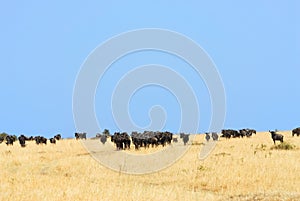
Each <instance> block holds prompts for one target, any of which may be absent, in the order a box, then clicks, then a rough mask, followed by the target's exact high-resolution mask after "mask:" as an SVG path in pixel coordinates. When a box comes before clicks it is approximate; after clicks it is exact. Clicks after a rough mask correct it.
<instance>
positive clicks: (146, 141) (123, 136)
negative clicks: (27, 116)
mask: <svg viewBox="0 0 300 201" xmlns="http://www.w3.org/2000/svg"><path fill="white" fill-rule="evenodd" d="M269 133H270V134H271V138H272V140H273V142H274V144H275V143H276V141H280V142H281V143H282V142H283V138H284V136H283V135H282V134H280V133H277V130H275V131H270V130H269ZM254 134H256V130H254V129H249V128H246V129H240V130H233V129H223V130H222V131H221V133H220V135H219V134H218V133H216V132H212V133H207V132H206V133H205V139H206V141H207V142H209V141H210V140H211V139H212V140H213V141H217V140H218V139H219V136H220V137H222V138H226V139H230V138H244V137H247V138H249V137H251V136H252V135H254ZM86 135H87V134H86V133H78V132H76V133H75V138H76V140H79V139H85V140H86V139H87V136H86ZM295 135H296V136H300V127H298V128H295V129H293V130H292V136H293V137H294V136H295ZM179 136H180V139H182V142H183V144H184V145H186V144H187V143H188V142H189V136H190V134H185V133H180V134H179ZM96 138H99V139H100V142H101V143H102V144H105V143H106V142H107V138H110V140H111V142H112V143H114V144H115V146H116V149H117V150H126V149H130V147H131V144H133V145H134V148H135V149H136V150H139V149H140V148H149V147H150V146H151V147H157V146H159V145H161V146H163V147H164V146H166V145H169V144H171V143H172V142H173V143H177V142H178V139H177V137H174V134H173V133H171V132H168V131H165V132H159V131H156V132H153V131H144V132H143V133H138V132H132V133H131V134H130V135H129V134H128V133H126V132H115V133H114V134H113V135H107V134H97V135H96ZM60 139H62V137H61V134H57V135H55V136H54V137H52V138H49V139H47V138H45V137H43V136H30V137H26V136H25V135H23V134H22V135H20V136H19V137H18V138H17V137H16V136H14V135H6V136H5V137H3V136H0V144H1V143H2V142H4V141H6V142H5V143H6V145H7V146H9V145H13V144H14V142H15V141H17V140H18V141H19V144H20V146H21V147H25V146H26V141H35V142H36V144H37V145H39V144H45V145H46V144H47V141H48V140H49V142H50V143H52V144H56V141H57V140H60Z"/></svg>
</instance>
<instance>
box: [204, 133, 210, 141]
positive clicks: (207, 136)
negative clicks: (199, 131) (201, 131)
mask: <svg viewBox="0 0 300 201" xmlns="http://www.w3.org/2000/svg"><path fill="white" fill-rule="evenodd" d="M205 139H206V141H207V142H208V141H209V140H210V135H209V133H205Z"/></svg>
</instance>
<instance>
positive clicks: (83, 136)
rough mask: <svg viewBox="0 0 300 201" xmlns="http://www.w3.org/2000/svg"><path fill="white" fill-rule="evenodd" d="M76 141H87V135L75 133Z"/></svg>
mask: <svg viewBox="0 0 300 201" xmlns="http://www.w3.org/2000/svg"><path fill="white" fill-rule="evenodd" d="M75 138H76V140H78V139H85V140H86V133H75Z"/></svg>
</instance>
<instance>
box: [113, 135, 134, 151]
mask: <svg viewBox="0 0 300 201" xmlns="http://www.w3.org/2000/svg"><path fill="white" fill-rule="evenodd" d="M111 141H112V142H114V143H115V144H116V147H117V150H123V149H124V150H125V149H130V144H131V140H130V137H129V135H128V134H127V133H126V132H123V133H120V132H115V133H114V135H112V136H111Z"/></svg>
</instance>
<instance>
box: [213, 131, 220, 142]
mask: <svg viewBox="0 0 300 201" xmlns="http://www.w3.org/2000/svg"><path fill="white" fill-rule="evenodd" d="M211 137H212V139H213V141H217V140H218V139H219V135H218V133H216V132H212V133H211Z"/></svg>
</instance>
